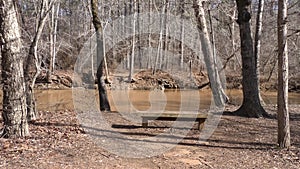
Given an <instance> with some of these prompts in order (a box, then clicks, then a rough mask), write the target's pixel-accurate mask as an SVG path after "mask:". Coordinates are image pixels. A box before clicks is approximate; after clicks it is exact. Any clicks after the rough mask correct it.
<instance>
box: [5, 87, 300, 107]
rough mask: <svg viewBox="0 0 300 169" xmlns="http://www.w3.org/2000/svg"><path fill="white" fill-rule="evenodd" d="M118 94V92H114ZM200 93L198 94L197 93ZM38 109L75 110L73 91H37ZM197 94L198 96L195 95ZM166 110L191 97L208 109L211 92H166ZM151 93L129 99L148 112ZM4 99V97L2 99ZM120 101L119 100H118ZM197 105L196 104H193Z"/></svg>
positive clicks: (294, 96) (268, 95)
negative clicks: (186, 97)
mask: <svg viewBox="0 0 300 169" xmlns="http://www.w3.org/2000/svg"><path fill="white" fill-rule="evenodd" d="M111 92H112V91H108V97H109V100H110V103H111V107H112V110H116V105H115V104H114V102H115V100H116V98H114V97H113V96H112V93H111ZM114 92H117V91H114ZM196 92H198V93H196ZM35 93H36V99H37V108H38V110H39V111H47V110H48V111H55V110H65V109H69V110H73V109H74V106H73V99H72V90H36V91H35ZM195 93H196V94H195ZM226 93H227V94H228V96H229V97H230V100H231V103H233V104H236V105H239V104H241V102H242V91H240V90H227V91H226ZM164 95H165V97H164V98H165V100H166V107H165V109H166V110H173V111H176V110H179V109H180V106H181V103H182V102H181V99H182V97H185V96H191V97H189V98H188V99H184V98H183V99H182V100H183V102H184V100H185V101H186V102H193V100H198V99H197V98H195V99H193V98H192V97H197V96H198V97H200V99H199V106H200V109H207V108H209V107H210V104H211V98H212V97H211V92H210V90H201V91H197V90H194V91H190V90H165V91H164ZM276 95H277V93H276V92H265V93H262V98H263V100H264V102H265V103H266V104H276V101H277V98H276ZM149 96H150V91H145V90H130V91H129V99H130V101H131V103H132V105H133V106H134V107H135V108H136V109H137V110H148V109H149V108H150V102H149ZM94 97H95V98H96V99H98V96H97V91H95V94H94ZM1 98H2V97H1ZM118 99H119V98H118ZM289 103H290V104H300V93H290V94H289ZM193 104H196V103H193Z"/></svg>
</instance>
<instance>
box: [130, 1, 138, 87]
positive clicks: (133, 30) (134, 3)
mask: <svg viewBox="0 0 300 169" xmlns="http://www.w3.org/2000/svg"><path fill="white" fill-rule="evenodd" d="M133 6H134V7H133V12H134V13H133V21H132V22H133V23H132V42H131V43H132V49H131V56H130V66H129V76H128V81H129V82H131V81H132V80H133V74H134V55H135V48H136V46H135V44H136V42H135V39H136V38H135V36H136V35H135V34H136V22H137V1H136V0H134V1H133Z"/></svg>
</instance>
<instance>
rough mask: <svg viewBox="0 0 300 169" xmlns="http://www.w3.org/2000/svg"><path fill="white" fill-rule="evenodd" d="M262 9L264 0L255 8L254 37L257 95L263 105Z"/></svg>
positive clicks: (260, 0)
mask: <svg viewBox="0 0 300 169" xmlns="http://www.w3.org/2000/svg"><path fill="white" fill-rule="evenodd" d="M263 11H264V0H259V1H258V10H257V17H256V27H255V39H254V57H255V60H256V71H257V77H258V81H257V83H258V95H259V99H260V102H261V104H262V105H264V104H265V103H264V101H263V99H262V97H261V95H260V81H259V75H260V46H261V32H262V17H263Z"/></svg>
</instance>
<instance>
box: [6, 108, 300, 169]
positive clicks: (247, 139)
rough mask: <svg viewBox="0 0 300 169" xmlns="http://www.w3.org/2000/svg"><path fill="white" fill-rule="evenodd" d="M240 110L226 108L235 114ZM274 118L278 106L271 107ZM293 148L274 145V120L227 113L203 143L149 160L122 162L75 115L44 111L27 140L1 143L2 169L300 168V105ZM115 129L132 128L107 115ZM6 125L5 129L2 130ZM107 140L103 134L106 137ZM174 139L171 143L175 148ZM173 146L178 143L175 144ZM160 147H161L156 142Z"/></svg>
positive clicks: (136, 134) (192, 136)
mask: <svg viewBox="0 0 300 169" xmlns="http://www.w3.org/2000/svg"><path fill="white" fill-rule="evenodd" d="M235 108H236V107H230V106H229V107H227V110H234V109H235ZM267 110H268V112H272V113H273V114H274V112H275V107H274V106H268V107H267ZM290 112H291V116H292V117H291V136H292V144H293V147H291V148H290V150H279V149H278V148H277V146H276V139H277V138H276V134H277V132H276V129H277V123H276V119H248V118H243V117H236V116H228V115H224V116H223V117H222V120H221V121H220V123H219V126H218V128H217V129H216V130H215V132H214V134H213V135H212V136H211V137H210V139H209V140H207V141H206V142H199V141H198V137H199V134H200V133H199V131H197V130H191V132H189V134H188V136H187V137H186V138H185V139H183V140H182V141H181V142H180V143H179V144H178V145H176V146H175V147H174V148H173V149H171V150H169V151H167V152H165V153H164V154H161V155H157V156H154V157H150V158H142V159H134V158H123V157H119V156H118V155H114V154H111V153H109V152H108V151H106V150H104V149H102V148H101V147H99V146H97V144H95V143H94V142H93V141H92V139H91V137H89V135H87V134H85V132H84V131H83V130H82V129H81V128H80V126H79V124H78V120H77V118H76V113H74V112H72V111H61V112H40V117H41V119H40V120H38V121H37V122H36V123H35V124H31V125H30V130H31V136H30V137H28V138H27V139H18V140H7V139H0V147H1V151H0V168H18V169H19V168H51V169H53V168H109V169H111V168H117V169H119V168H136V169H141V168H149V169H150V168H151V169H152V168H164V169H165V168H180V169H181V168H239V169H240V168H245V169H246V168H247V169H248V168H286V169H289V168H294V169H298V168H300V122H299V121H300V113H299V112H300V105H292V106H290ZM105 117H106V119H110V120H108V121H110V122H111V125H115V126H116V125H127V126H128V125H130V124H128V122H127V121H126V120H124V119H122V118H120V115H119V114H118V113H106V114H105ZM151 125H152V126H157V127H152V128H148V129H144V128H140V127H138V126H135V127H134V125H133V126H131V127H127V128H117V127H116V128H114V130H115V131H118V132H121V133H123V134H128V135H130V136H131V137H133V138H135V139H141V138H142V137H149V136H152V135H155V134H156V133H161V132H163V131H164V130H165V129H166V128H164V127H162V126H168V125H170V123H168V122H152V123H151ZM0 127H2V126H0ZM103 137H105V136H103ZM172 142H173V141H172V139H171V140H170V143H169V144H172ZM174 142H175V140H174ZM157 144H160V143H157Z"/></svg>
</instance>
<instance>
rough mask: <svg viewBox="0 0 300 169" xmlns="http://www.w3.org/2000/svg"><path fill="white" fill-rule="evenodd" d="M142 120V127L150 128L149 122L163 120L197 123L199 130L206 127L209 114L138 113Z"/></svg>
mask: <svg viewBox="0 0 300 169" xmlns="http://www.w3.org/2000/svg"><path fill="white" fill-rule="evenodd" d="M137 115H138V116H140V117H141V118H142V126H143V127H148V121H149V120H162V121H196V122H198V129H199V130H201V129H202V128H203V127H204V122H205V120H206V118H207V114H204V113H197V114H196V113H194V112H181V113H179V112H172V111H165V112H163V113H161V114H160V113H137Z"/></svg>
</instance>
